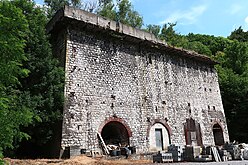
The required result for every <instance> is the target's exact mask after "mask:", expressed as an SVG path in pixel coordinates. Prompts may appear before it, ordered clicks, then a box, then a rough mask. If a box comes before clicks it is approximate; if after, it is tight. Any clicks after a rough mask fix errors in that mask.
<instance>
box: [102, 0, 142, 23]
mask: <svg viewBox="0 0 248 165" xmlns="http://www.w3.org/2000/svg"><path fill="white" fill-rule="evenodd" d="M97 14H99V15H101V16H103V17H107V18H109V19H112V20H115V21H117V22H121V23H123V24H126V25H130V26H132V27H135V28H141V26H142V25H143V18H142V17H141V16H140V15H139V13H138V12H137V11H135V10H134V9H133V7H132V4H131V2H129V0H117V3H116V4H115V3H114V2H113V1H112V0H100V1H99V9H98V11H97Z"/></svg>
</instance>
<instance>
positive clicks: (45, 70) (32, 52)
mask: <svg viewBox="0 0 248 165" xmlns="http://www.w3.org/2000/svg"><path fill="white" fill-rule="evenodd" d="M12 3H13V4H14V5H15V6H17V7H18V8H19V9H20V10H21V11H22V13H23V14H24V15H25V17H26V20H27V24H28V30H29V33H28V35H27V37H26V45H25V47H24V53H25V54H26V56H27V59H28V60H27V61H25V62H24V63H23V65H24V66H25V68H27V69H28V70H29V71H30V73H29V76H28V77H25V78H22V79H21V80H20V82H21V87H20V88H19V90H20V91H22V93H23V94H25V95H24V97H22V98H21V99H22V102H23V103H26V104H28V105H29V106H30V108H31V110H32V113H33V114H34V115H35V120H33V122H32V125H28V126H25V127H22V130H23V131H25V132H26V133H28V134H29V135H30V136H31V139H30V140H28V141H26V142H25V143H23V144H21V146H20V148H21V150H22V151H23V153H24V151H25V148H26V147H25V145H26V144H28V145H33V146H36V148H37V150H36V152H37V154H41V153H39V150H38V148H41V147H42V146H44V145H46V144H47V143H48V142H49V141H51V139H52V138H53V137H54V131H56V129H55V128H54V125H55V124H56V123H58V122H60V121H61V119H62V110H63V91H64V89H63V87H64V71H63V68H62V67H59V62H58V60H56V59H55V58H54V57H53V56H52V51H51V45H50V43H49V40H48V36H47V35H46V30H45V26H46V23H47V17H46V15H45V12H44V11H43V10H42V9H41V8H37V7H35V4H34V3H33V2H31V1H27V0H14V1H12ZM24 144H25V145H24ZM31 154H32V153H31Z"/></svg>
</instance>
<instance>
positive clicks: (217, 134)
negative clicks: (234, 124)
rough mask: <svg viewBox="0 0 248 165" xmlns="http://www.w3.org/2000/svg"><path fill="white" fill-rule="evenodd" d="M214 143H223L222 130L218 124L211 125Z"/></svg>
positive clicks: (218, 144)
mask: <svg viewBox="0 0 248 165" xmlns="http://www.w3.org/2000/svg"><path fill="white" fill-rule="evenodd" d="M213 134H214V143H215V145H216V146H221V145H224V137H223V131H222V129H221V126H220V125H219V124H215V125H214V126H213Z"/></svg>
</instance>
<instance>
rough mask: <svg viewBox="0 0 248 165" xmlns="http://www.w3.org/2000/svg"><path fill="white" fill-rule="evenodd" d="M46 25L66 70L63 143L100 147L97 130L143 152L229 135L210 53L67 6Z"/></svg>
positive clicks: (222, 139) (107, 140)
mask: <svg viewBox="0 0 248 165" xmlns="http://www.w3.org/2000/svg"><path fill="white" fill-rule="evenodd" d="M47 31H48V32H49V33H50V34H51V42H52V45H53V53H54V56H56V57H58V58H59V59H60V61H61V65H63V66H64V68H65V90H64V95H65V105H64V114H63V117H64V118H63V128H62V141H61V146H62V147H63V148H64V147H70V148H71V149H72V148H74V149H75V148H76V151H75V153H74V154H80V151H82V150H83V151H84V150H93V151H94V150H97V149H99V148H101V143H100V141H99V137H98V134H97V133H99V135H101V137H102V138H103V140H104V141H105V143H106V144H121V145H130V146H135V147H136V152H137V153H147V152H152V151H158V150H166V148H167V146H168V145H169V144H176V145H198V146H201V145H222V144H223V143H224V142H228V141H229V135H228V130H227V125H226V119H225V114H224V110H223V106H222V101H221V95H220V89H219V84H218V76H217V73H216V70H215V68H214V65H215V64H216V62H215V61H212V60H211V59H210V58H209V57H206V56H204V55H200V54H197V53H195V52H191V51H187V50H183V49H178V48H174V47H171V46H168V45H167V44H166V43H164V42H163V41H160V40H158V39H156V38H155V36H154V35H153V34H150V33H147V32H145V31H142V30H138V29H135V28H132V27H129V26H126V25H124V24H121V23H117V22H115V21H112V20H108V19H105V18H103V17H100V16H97V15H95V14H92V13H88V12H85V11H83V10H79V9H74V8H71V7H67V6H65V7H64V8H63V9H61V10H60V11H59V12H58V13H57V14H56V15H55V16H54V17H53V19H52V20H51V21H50V22H49V23H48V25H47Z"/></svg>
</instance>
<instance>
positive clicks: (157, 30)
mask: <svg viewBox="0 0 248 165" xmlns="http://www.w3.org/2000/svg"><path fill="white" fill-rule="evenodd" d="M160 29H161V27H160V26H159V25H151V24H149V25H147V26H146V29H145V30H147V31H148V32H150V33H152V34H154V35H155V36H156V37H158V36H159V34H160Z"/></svg>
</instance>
